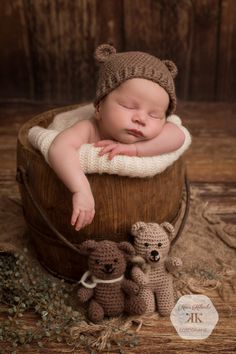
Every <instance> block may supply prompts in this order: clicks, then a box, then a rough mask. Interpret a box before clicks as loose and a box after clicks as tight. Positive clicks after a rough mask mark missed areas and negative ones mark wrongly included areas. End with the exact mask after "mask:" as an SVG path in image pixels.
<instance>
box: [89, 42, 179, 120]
mask: <svg viewBox="0 0 236 354" xmlns="http://www.w3.org/2000/svg"><path fill="white" fill-rule="evenodd" d="M95 59H96V60H97V61H98V62H99V63H100V64H101V65H100V69H99V77H98V82H97V90H96V97H95V99H94V105H95V106H96V105H97V104H98V103H99V101H100V100H101V99H102V98H104V97H105V96H106V95H107V94H109V93H110V92H111V91H113V90H114V89H115V88H116V87H118V86H119V85H120V84H122V83H123V82H124V81H126V80H128V79H133V78H142V79H147V80H151V81H153V82H156V83H158V84H159V85H160V86H161V87H162V88H164V89H165V90H166V92H167V93H168V94H169V97H170V104H169V107H168V111H167V114H171V113H173V112H174V111H175V109H176V94H175V84H174V80H173V79H174V78H175V76H176V75H177V67H176V65H175V64H174V63H173V62H172V61H170V60H160V59H158V58H157V57H154V56H153V55H150V54H148V53H143V52H124V53H116V49H115V48H114V47H112V46H111V45H109V44H101V45H100V46H98V48H97V49H96V51H95Z"/></svg>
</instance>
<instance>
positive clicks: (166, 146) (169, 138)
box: [135, 122, 185, 157]
mask: <svg viewBox="0 0 236 354" xmlns="http://www.w3.org/2000/svg"><path fill="white" fill-rule="evenodd" d="M184 140H185V135H184V133H183V131H182V130H181V129H180V128H179V127H178V126H177V125H175V124H173V123H170V122H167V123H166V124H165V125H164V127H163V129H162V131H161V132H160V134H159V135H158V136H156V137H155V138H153V139H150V140H145V141H138V142H137V143H135V145H136V149H137V156H142V157H143V156H155V155H161V154H165V153H168V152H172V151H175V150H177V149H179V148H180V147H181V146H182V145H183V143H184Z"/></svg>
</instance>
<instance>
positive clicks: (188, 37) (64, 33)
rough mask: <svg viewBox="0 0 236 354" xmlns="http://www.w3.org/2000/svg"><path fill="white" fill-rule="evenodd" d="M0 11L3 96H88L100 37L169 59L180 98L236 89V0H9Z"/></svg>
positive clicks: (220, 95) (235, 93)
mask: <svg viewBox="0 0 236 354" xmlns="http://www.w3.org/2000/svg"><path fill="white" fill-rule="evenodd" d="M0 11H1V13H2V14H3V20H2V21H1V24H0V48H1V51H0V78H1V85H0V96H1V97H3V98H7V97H11V98H14V97H21V98H22V97H26V98H29V99H37V100H43V101H50V102H60V103H61V104H63V103H64V102H77V101H78V100H79V101H81V100H88V99H91V98H92V97H93V96H94V93H95V78H96V72H97V66H96V64H95V61H94V59H93V53H94V50H95V48H96V47H97V45H98V44H100V43H102V42H109V43H111V44H113V45H115V46H116V48H117V49H118V51H123V50H141V51H147V52H149V53H151V54H153V55H157V56H159V57H160V58H162V59H172V60H173V61H174V62H176V64H177V66H178V69H179V75H178V76H177V78H176V87H177V95H178V97H179V98H180V99H182V100H189V99H191V100H217V101H220V100H224V101H227V100H230V101H233V100H234V99H235V97H236V82H235V81H236V79H235V77H236V73H235V70H236V69H235V65H234V63H235V60H236V43H235V38H236V35H235V32H236V25H235V23H236V20H235V16H236V15H235V13H236V4H235V1H234V0H197V1H196V0H178V1H177V0H168V1H165V0H101V1H97V0H74V1H67V0H37V1H28V0H12V1H11V2H1V4H0Z"/></svg>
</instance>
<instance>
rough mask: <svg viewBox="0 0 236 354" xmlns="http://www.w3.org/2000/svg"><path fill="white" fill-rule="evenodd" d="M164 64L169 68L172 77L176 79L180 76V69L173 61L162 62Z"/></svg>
mask: <svg viewBox="0 0 236 354" xmlns="http://www.w3.org/2000/svg"><path fill="white" fill-rule="evenodd" d="M162 63H163V64H165V66H167V68H168V70H169V72H170V73H171V76H172V77H173V79H174V78H175V77H176V76H177V74H178V69H177V66H176V65H175V63H174V62H173V61H171V60H162Z"/></svg>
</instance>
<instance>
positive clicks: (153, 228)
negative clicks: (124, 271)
mask: <svg viewBox="0 0 236 354" xmlns="http://www.w3.org/2000/svg"><path fill="white" fill-rule="evenodd" d="M131 233H132V235H133V236H134V248H135V250H136V253H137V255H138V256H135V257H133V262H134V263H136V265H135V266H133V268H132V270H131V279H132V280H134V281H135V282H136V283H137V284H138V285H139V286H140V291H139V294H138V295H136V297H138V298H139V300H140V301H141V300H144V301H145V303H146V312H145V313H153V312H154V311H155V310H158V312H159V314H160V315H161V316H167V315H169V314H170V312H171V310H172V308H173V307H174V302H175V301H174V300H175V299H174V289H173V278H172V275H171V274H170V272H173V271H175V270H176V269H179V268H180V267H181V266H182V261H181V260H180V259H179V258H176V257H169V256H168V253H169V250H170V243H171V240H172V239H173V238H174V228H173V226H172V225H171V224H170V223H168V222H163V223H162V224H160V225H159V224H156V223H144V222H141V221H140V222H137V223H135V224H134V225H133V226H132V229H131ZM140 256H141V257H140ZM132 306H133V305H132V301H131V303H130V308H131V309H132Z"/></svg>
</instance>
